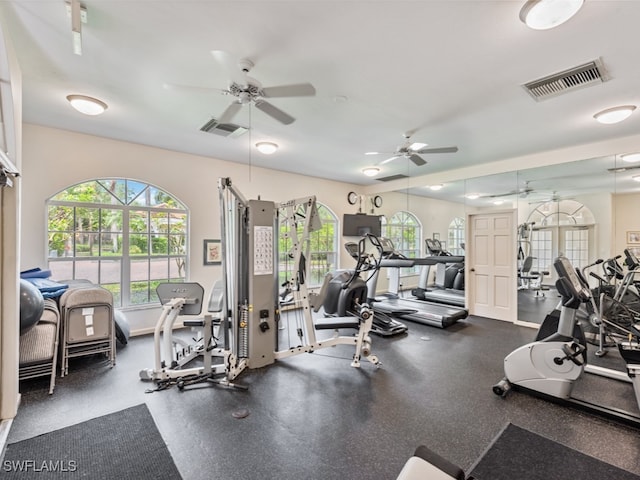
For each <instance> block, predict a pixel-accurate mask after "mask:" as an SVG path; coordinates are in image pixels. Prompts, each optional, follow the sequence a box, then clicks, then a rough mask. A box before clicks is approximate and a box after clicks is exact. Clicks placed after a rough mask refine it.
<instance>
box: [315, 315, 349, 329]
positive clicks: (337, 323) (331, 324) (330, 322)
mask: <svg viewBox="0 0 640 480" xmlns="http://www.w3.org/2000/svg"><path fill="white" fill-rule="evenodd" d="M314 324H315V327H316V330H338V329H339V328H355V329H358V327H359V326H360V319H359V318H358V317H328V318H319V319H317V320H315V321H314Z"/></svg>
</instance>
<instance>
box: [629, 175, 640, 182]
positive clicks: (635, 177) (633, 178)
mask: <svg viewBox="0 0 640 480" xmlns="http://www.w3.org/2000/svg"><path fill="white" fill-rule="evenodd" d="M631 180H633V181H634V182H640V175H634V176H633V177H631Z"/></svg>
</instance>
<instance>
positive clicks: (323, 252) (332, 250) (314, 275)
mask: <svg viewBox="0 0 640 480" xmlns="http://www.w3.org/2000/svg"><path fill="white" fill-rule="evenodd" d="M316 206H317V209H318V216H319V217H320V220H321V221H322V228H321V229H320V230H316V231H315V232H311V235H310V238H309V242H310V247H309V254H310V256H311V258H308V259H307V282H308V286H309V287H317V286H320V285H322V282H323V281H324V277H325V275H326V274H327V273H328V272H329V271H331V270H335V269H336V268H337V266H338V228H337V225H338V217H336V215H335V214H334V213H333V212H332V211H331V210H329V208H327V207H326V206H325V205H322V204H321V203H319V202H318V203H316ZM301 208H302V207H301ZM283 213H284V212H283V211H281V215H280V219H282V218H284V215H283ZM303 227H304V215H303V214H302V212H301V215H300V217H299V222H298V231H299V232H300V233H301V232H302V229H303ZM287 228H288V226H287V225H285V224H284V223H283V222H282V221H281V223H280V231H281V232H283V231H284V230H285V229H287ZM278 248H279V257H280V258H279V268H278V271H279V279H280V283H281V284H282V283H283V282H284V281H286V279H288V278H291V274H292V272H293V268H294V266H293V264H292V259H291V257H290V255H289V254H290V252H291V240H290V239H287V238H284V237H283V235H280V240H279V247H278Z"/></svg>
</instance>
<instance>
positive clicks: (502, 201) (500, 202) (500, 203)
mask: <svg viewBox="0 0 640 480" xmlns="http://www.w3.org/2000/svg"><path fill="white" fill-rule="evenodd" d="M503 203H504V200H494V202H493V204H494V205H502V204H503Z"/></svg>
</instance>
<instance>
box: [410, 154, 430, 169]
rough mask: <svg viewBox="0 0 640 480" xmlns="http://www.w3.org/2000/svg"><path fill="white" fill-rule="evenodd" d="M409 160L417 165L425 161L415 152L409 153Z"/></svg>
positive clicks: (424, 163)
mask: <svg viewBox="0 0 640 480" xmlns="http://www.w3.org/2000/svg"><path fill="white" fill-rule="evenodd" d="M409 160H411V161H412V162H413V163H415V164H416V165H417V166H418V167H420V166H422V165H426V163H427V161H426V160H425V159H424V158H422V157H421V156H420V155H416V154H415V153H412V154H411V155H409Z"/></svg>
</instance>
